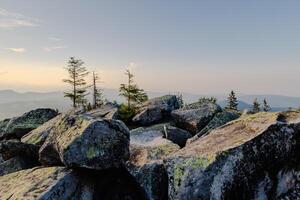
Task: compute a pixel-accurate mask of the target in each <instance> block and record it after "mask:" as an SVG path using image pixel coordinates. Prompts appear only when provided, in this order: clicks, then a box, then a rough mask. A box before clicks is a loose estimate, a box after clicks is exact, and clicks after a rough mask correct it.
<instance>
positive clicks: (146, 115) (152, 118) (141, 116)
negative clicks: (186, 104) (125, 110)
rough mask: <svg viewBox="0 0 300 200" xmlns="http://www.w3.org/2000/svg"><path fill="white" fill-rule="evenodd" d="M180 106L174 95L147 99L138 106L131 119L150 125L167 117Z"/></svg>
mask: <svg viewBox="0 0 300 200" xmlns="http://www.w3.org/2000/svg"><path fill="white" fill-rule="evenodd" d="M180 106H181V105H180V102H179V100H178V98H177V97H176V96H175V95H165V96H162V97H156V98H153V99H149V100H148V101H146V102H145V103H144V104H142V105H141V106H140V108H139V111H138V113H137V115H136V116H135V117H134V118H133V119H132V121H133V122H135V123H138V124H141V125H151V124H154V123H157V122H159V121H160V120H162V119H163V118H164V117H168V116H169V114H170V113H171V112H172V111H173V110H175V109H178V108H179V107H180Z"/></svg>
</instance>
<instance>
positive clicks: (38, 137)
mask: <svg viewBox="0 0 300 200" xmlns="http://www.w3.org/2000/svg"><path fill="white" fill-rule="evenodd" d="M60 120H62V115H58V116H56V117H54V118H53V119H51V120H49V121H47V122H46V123H44V124H43V125H41V126H39V127H38V128H36V129H34V130H32V131H31V132H29V133H28V134H26V135H24V136H23V137H22V138H21V141H22V142H23V143H27V144H34V145H37V146H42V145H43V144H44V142H45V140H46V138H47V137H48V135H49V134H50V133H51V131H52V129H53V128H54V127H55V124H56V123H58V122H59V121H60Z"/></svg>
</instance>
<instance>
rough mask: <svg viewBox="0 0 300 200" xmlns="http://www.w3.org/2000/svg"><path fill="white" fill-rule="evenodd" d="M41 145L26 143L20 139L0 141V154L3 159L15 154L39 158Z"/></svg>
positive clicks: (34, 158) (33, 158)
mask: <svg viewBox="0 0 300 200" xmlns="http://www.w3.org/2000/svg"><path fill="white" fill-rule="evenodd" d="M38 151H39V147H38V146H36V145H33V144H25V143H22V142H20V141H18V140H3V141H0V154H1V156H2V158H3V160H8V159H10V158H13V157H15V156H23V157H27V158H31V159H32V160H38Z"/></svg>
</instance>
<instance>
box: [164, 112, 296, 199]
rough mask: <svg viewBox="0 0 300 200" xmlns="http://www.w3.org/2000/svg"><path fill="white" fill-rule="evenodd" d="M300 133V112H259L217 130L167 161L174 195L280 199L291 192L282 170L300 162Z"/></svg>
mask: <svg viewBox="0 0 300 200" xmlns="http://www.w3.org/2000/svg"><path fill="white" fill-rule="evenodd" d="M299 134H300V113H299V112H288V113H282V114H279V113H258V114H255V115H250V116H246V117H243V118H241V119H238V120H235V121H233V122H230V123H228V124H226V125H225V126H222V127H220V128H217V129H215V130H213V131H211V132H210V133H209V134H208V135H205V136H203V137H201V138H199V139H198V140H195V141H194V142H192V143H191V144H189V145H188V146H187V147H185V148H183V149H181V150H179V151H177V152H176V153H174V154H172V155H171V156H169V157H168V158H167V159H165V164H166V165H167V169H168V175H169V198H170V199H183V200H184V199H241V200H242V199H255V197H256V196H257V195H259V196H261V197H267V199H276V198H277V197H279V196H282V195H284V194H285V192H279V191H278V187H280V184H281V182H280V179H281V178H280V177H279V176H278V174H280V173H281V171H282V170H283V169H285V168H290V167H292V166H298V163H299V154H298V153H297V152H299V141H300V140H299V138H300V135H299ZM282 180H287V179H284V178H283V179H282ZM281 191H284V190H281ZM257 199H262V198H257Z"/></svg>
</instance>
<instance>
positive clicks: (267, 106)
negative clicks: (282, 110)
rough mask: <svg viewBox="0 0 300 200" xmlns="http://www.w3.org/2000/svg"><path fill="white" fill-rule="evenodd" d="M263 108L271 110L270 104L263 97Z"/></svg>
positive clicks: (267, 110)
mask: <svg viewBox="0 0 300 200" xmlns="http://www.w3.org/2000/svg"><path fill="white" fill-rule="evenodd" d="M263 110H264V111H265V112H269V111H270V110H271V107H270V105H269V104H268V102H267V100H266V99H264V107H263Z"/></svg>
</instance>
